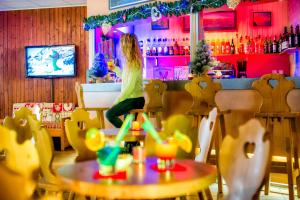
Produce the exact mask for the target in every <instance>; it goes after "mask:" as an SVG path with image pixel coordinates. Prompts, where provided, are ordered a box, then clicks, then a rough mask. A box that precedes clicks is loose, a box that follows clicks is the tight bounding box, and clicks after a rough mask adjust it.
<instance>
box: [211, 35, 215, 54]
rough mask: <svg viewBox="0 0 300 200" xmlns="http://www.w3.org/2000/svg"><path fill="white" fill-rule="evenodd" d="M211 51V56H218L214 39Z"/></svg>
mask: <svg viewBox="0 0 300 200" xmlns="http://www.w3.org/2000/svg"><path fill="white" fill-rule="evenodd" d="M210 51H211V54H212V55H213V56H214V55H215V54H216V52H215V51H216V43H215V40H214V39H212V41H211V43H210Z"/></svg>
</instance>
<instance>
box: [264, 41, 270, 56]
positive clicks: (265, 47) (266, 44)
mask: <svg viewBox="0 0 300 200" xmlns="http://www.w3.org/2000/svg"><path fill="white" fill-rule="evenodd" d="M264 53H269V45H268V38H265V41H264Z"/></svg>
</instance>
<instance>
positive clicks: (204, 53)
mask: <svg viewBox="0 0 300 200" xmlns="http://www.w3.org/2000/svg"><path fill="white" fill-rule="evenodd" d="M213 62H214V61H213V60H212V58H211V54H210V50H209V47H208V45H207V44H206V43H205V40H201V41H199V43H198V44H197V49H196V55H195V58H194V60H193V61H192V62H191V65H190V68H191V72H192V74H194V75H197V76H199V75H202V74H204V73H205V72H206V71H208V70H209V69H210V68H211V67H213V66H214V64H213Z"/></svg>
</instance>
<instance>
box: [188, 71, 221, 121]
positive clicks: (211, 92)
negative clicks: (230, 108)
mask: <svg viewBox="0 0 300 200" xmlns="http://www.w3.org/2000/svg"><path fill="white" fill-rule="evenodd" d="M184 88H185V90H186V91H187V92H189V93H190V95H191V96H192V98H193V104H192V106H191V108H190V109H189V110H188V112H187V114H188V115H192V116H193V118H194V124H195V126H196V127H198V126H199V122H200V120H201V118H202V117H204V116H208V113H209V112H210V111H211V110H212V109H213V108H214V107H216V103H215V95H216V93H217V92H218V91H219V90H220V89H221V84H220V83H214V82H213V80H212V79H211V77H210V76H208V75H203V76H198V77H195V78H193V80H192V81H191V82H189V83H187V84H185V86H184Z"/></svg>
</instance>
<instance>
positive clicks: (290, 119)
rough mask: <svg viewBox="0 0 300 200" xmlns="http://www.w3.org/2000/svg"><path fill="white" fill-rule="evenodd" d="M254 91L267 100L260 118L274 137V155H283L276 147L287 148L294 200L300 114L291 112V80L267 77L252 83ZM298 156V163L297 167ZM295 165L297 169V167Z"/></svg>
mask: <svg viewBox="0 0 300 200" xmlns="http://www.w3.org/2000/svg"><path fill="white" fill-rule="evenodd" d="M252 88H253V89H255V90H257V91H258V92H259V94H260V95H261V96H262V98H263V102H262V105H261V107H260V110H259V112H258V113H256V114H255V116H256V117H257V118H259V119H260V120H261V121H262V123H263V124H264V125H265V127H266V128H267V129H268V131H269V132H270V133H272V134H271V144H272V151H271V155H272V156H273V155H281V154H282V151H281V152H280V151H279V152H276V151H275V148H274V147H275V145H276V146H279V147H281V148H282V147H283V149H282V150H284V151H285V152H284V153H283V155H284V156H286V157H287V164H286V170H287V174H288V185H289V199H294V187H293V169H294V170H299V161H298V147H297V146H298V145H297V144H296V141H297V134H298V133H296V130H295V127H296V118H299V116H300V114H299V113H292V112H290V107H289V106H288V104H287V95H288V93H289V92H290V91H291V90H292V89H293V88H295V84H294V82H293V81H291V80H287V79H285V78H284V76H283V75H282V74H267V75H264V76H262V77H261V78H260V79H259V80H256V81H254V82H253V83H252ZM293 156H294V163H293V159H292V158H293ZM293 164H294V165H293ZM266 180H267V181H266V186H265V194H268V192H269V174H267V177H266ZM296 184H297V193H298V197H300V176H299V175H298V176H297V178H296Z"/></svg>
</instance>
